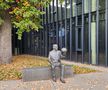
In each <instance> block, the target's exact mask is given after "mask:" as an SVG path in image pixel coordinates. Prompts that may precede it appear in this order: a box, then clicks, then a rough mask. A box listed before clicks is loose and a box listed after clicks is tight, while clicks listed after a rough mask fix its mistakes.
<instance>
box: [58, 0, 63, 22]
mask: <svg viewBox="0 0 108 90" xmlns="http://www.w3.org/2000/svg"><path fill="white" fill-rule="evenodd" d="M61 15H62V14H61V3H60V0H58V19H59V20H61V19H62V18H61Z"/></svg>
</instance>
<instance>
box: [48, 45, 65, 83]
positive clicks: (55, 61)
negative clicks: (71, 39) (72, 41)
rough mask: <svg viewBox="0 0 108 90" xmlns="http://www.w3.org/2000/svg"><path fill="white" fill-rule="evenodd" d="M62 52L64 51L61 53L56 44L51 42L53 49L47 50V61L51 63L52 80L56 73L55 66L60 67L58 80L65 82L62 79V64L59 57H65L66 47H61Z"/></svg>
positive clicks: (54, 78)
mask: <svg viewBox="0 0 108 90" xmlns="http://www.w3.org/2000/svg"><path fill="white" fill-rule="evenodd" d="M61 50H62V52H64V54H62V52H61V51H60V50H58V45H57V44H53V50H52V51H50V52H49V57H48V58H49V62H50V64H51V69H52V70H51V71H52V79H53V81H55V82H56V73H55V69H56V67H59V68H60V81H61V82H62V83H65V80H64V65H63V64H61V60H60V59H61V58H62V57H65V56H64V55H66V52H67V49H66V48H62V49H61Z"/></svg>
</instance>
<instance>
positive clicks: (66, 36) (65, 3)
mask: <svg viewBox="0 0 108 90" xmlns="http://www.w3.org/2000/svg"><path fill="white" fill-rule="evenodd" d="M65 47H66V48H67V0H65Z"/></svg>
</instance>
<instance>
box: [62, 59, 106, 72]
mask: <svg viewBox="0 0 108 90" xmlns="http://www.w3.org/2000/svg"><path fill="white" fill-rule="evenodd" d="M62 63H64V64H68V65H77V66H80V67H86V68H91V69H95V70H99V71H103V72H108V67H102V66H94V65H90V64H82V63H78V62H72V61H66V60H62Z"/></svg>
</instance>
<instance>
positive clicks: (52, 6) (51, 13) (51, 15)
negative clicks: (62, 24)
mask: <svg viewBox="0 0 108 90" xmlns="http://www.w3.org/2000/svg"><path fill="white" fill-rule="evenodd" d="M50 5H51V22H53V2H51V4H50Z"/></svg>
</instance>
